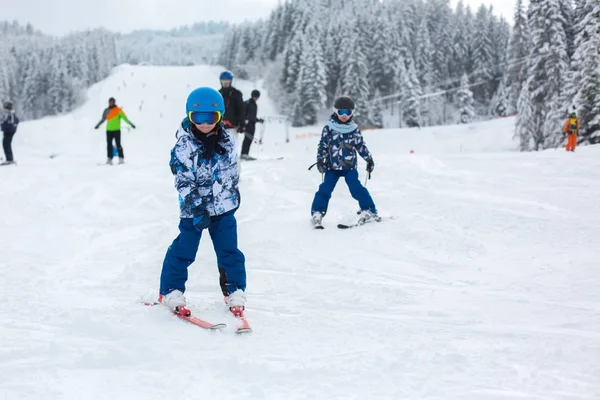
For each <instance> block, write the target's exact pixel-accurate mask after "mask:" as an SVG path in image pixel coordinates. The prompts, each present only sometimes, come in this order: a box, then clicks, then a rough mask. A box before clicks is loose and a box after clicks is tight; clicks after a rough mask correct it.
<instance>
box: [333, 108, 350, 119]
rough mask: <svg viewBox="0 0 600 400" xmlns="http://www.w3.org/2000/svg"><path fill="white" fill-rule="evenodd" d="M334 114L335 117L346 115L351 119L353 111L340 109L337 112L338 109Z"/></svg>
mask: <svg viewBox="0 0 600 400" xmlns="http://www.w3.org/2000/svg"><path fill="white" fill-rule="evenodd" d="M335 113H336V114H337V115H340V116H342V115H347V116H348V117H351V116H352V114H353V113H354V110H350V109H348V108H342V109H339V110H338V109H336V110H335Z"/></svg>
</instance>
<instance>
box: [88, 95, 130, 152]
mask: <svg viewBox="0 0 600 400" xmlns="http://www.w3.org/2000/svg"><path fill="white" fill-rule="evenodd" d="M121 120H123V121H125V122H127V123H128V124H129V125H130V126H131V127H132V128H133V129H135V125H134V124H133V123H131V122H130V121H129V120H128V119H127V116H126V115H125V113H124V112H123V110H122V109H121V108H120V107H118V106H117V104H116V103H115V99H114V98H113V97H111V98H110V99H108V108H107V109H106V110H104V113H102V119H101V120H100V122H98V124H97V125H96V127H95V128H94V129H98V128H99V127H100V125H102V124H103V123H104V121H107V122H106V156H107V160H106V163H107V164H112V159H113V140H114V141H115V144H116V145H117V151H118V152H119V164H123V163H124V162H125V155H124V154H123V147H122V146H121Z"/></svg>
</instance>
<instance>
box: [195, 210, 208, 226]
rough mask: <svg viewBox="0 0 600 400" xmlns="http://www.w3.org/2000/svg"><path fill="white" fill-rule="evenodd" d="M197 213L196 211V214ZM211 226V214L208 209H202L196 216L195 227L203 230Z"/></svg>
mask: <svg viewBox="0 0 600 400" xmlns="http://www.w3.org/2000/svg"><path fill="white" fill-rule="evenodd" d="M195 214H196V213H194V215H195ZM209 226H210V215H208V211H206V209H204V210H201V212H200V214H198V215H196V216H195V217H194V228H196V229H197V230H199V231H202V230H204V229H206V228H208V227H209Z"/></svg>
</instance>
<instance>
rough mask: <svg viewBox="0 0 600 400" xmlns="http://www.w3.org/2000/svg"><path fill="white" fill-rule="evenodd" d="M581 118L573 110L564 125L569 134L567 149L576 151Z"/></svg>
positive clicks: (564, 129) (564, 130)
mask: <svg viewBox="0 0 600 400" xmlns="http://www.w3.org/2000/svg"><path fill="white" fill-rule="evenodd" d="M579 128H580V125H579V120H578V119H577V113H576V112H572V113H571V114H570V115H569V118H568V119H567V121H566V122H565V125H564V126H563V132H565V133H566V134H567V146H566V149H567V151H575V148H576V147H577V137H578V136H579Z"/></svg>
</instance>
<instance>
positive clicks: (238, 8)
mask: <svg viewBox="0 0 600 400" xmlns="http://www.w3.org/2000/svg"><path fill="white" fill-rule="evenodd" d="M277 1H278V0H0V20H9V21H12V20H15V19H16V20H17V21H19V22H22V23H26V22H30V23H31V24H32V25H33V26H34V28H36V29H39V30H41V31H42V32H44V33H49V34H52V35H64V34H66V33H69V32H72V31H77V30H83V29H90V28H96V27H100V26H102V27H105V28H107V29H109V30H111V31H118V32H130V31H132V30H135V29H144V28H152V29H170V28H174V27H177V26H180V25H186V24H192V23H194V22H197V21H208V20H216V21H222V20H224V21H230V22H242V21H244V20H246V19H248V20H256V19H259V18H262V17H267V16H268V15H269V12H270V11H271V10H272V9H273V8H274V7H275V6H276V5H277ZM456 1H457V0H452V5H453V6H454V5H455V4H456ZM464 1H465V3H467V4H471V7H473V9H474V11H475V10H476V9H477V7H479V5H480V4H482V3H484V4H493V5H494V8H495V9H496V13H497V14H501V15H503V16H504V17H506V19H507V20H508V21H509V22H512V15H513V9H514V4H515V3H516V0H464Z"/></svg>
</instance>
